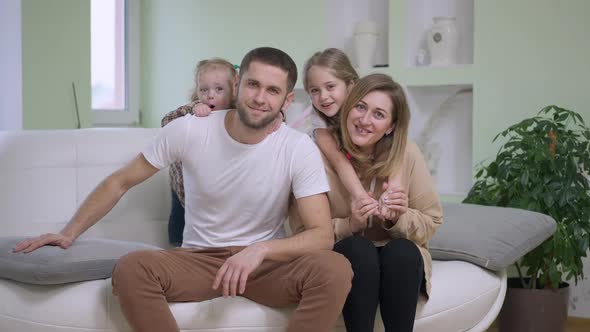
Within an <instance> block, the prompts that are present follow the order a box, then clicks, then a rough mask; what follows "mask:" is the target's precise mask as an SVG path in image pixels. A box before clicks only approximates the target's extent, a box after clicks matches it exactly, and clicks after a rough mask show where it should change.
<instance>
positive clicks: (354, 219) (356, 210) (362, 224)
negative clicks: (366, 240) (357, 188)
mask: <svg viewBox="0 0 590 332" xmlns="http://www.w3.org/2000/svg"><path fill="white" fill-rule="evenodd" d="M350 211H351V212H352V216H351V217H350V230H351V231H352V232H353V233H357V232H360V231H362V230H364V229H365V228H367V220H368V219H369V217H370V216H372V215H374V214H377V213H378V212H379V204H378V203H377V201H376V200H375V199H374V198H373V193H371V192H369V193H368V196H365V197H361V198H358V199H353V200H352V202H351V204H350Z"/></svg>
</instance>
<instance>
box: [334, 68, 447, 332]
mask: <svg viewBox="0 0 590 332" xmlns="http://www.w3.org/2000/svg"><path fill="white" fill-rule="evenodd" d="M340 121H341V122H340V130H338V131H332V134H334V136H335V138H336V140H337V142H338V143H339V145H340V148H341V149H342V152H344V153H345V154H346V155H347V156H348V158H349V159H350V162H351V164H352V166H353V168H354V169H355V171H356V173H357V175H358V177H359V179H360V181H361V183H362V185H363V186H364V188H365V190H366V191H367V192H369V194H370V196H372V197H383V205H384V207H385V209H383V208H382V207H380V206H379V204H378V203H376V202H375V200H374V199H367V198H360V199H353V200H352V202H351V198H350V196H349V194H348V191H347V190H346V188H345V187H344V185H343V184H342V181H341V180H340V179H339V177H338V175H337V174H336V172H335V171H334V169H333V167H332V165H329V163H328V165H327V166H326V168H327V171H328V175H329V180H330V187H331V191H330V193H329V196H330V204H331V208H332V214H333V218H335V219H334V220H333V222H334V232H335V237H336V240H337V243H336V244H335V246H334V250H335V251H337V252H339V253H341V254H343V255H344V256H346V257H347V258H348V259H349V261H350V262H351V264H352V268H353V271H354V278H353V281H352V289H351V291H350V293H349V295H348V298H347V301H346V304H345V306H344V309H343V315H344V321H345V323H346V328H347V331H348V332H354V331H373V325H374V320H375V314H376V311H377V306H378V305H380V310H381V316H382V319H383V323H384V325H385V330H386V331H397V332H400V331H408V332H409V331H412V329H413V325H414V320H415V315H416V305H417V301H418V298H419V296H420V294H422V295H423V296H425V297H426V298H427V297H428V294H429V292H430V276H431V266H432V258H431V256H430V254H429V252H428V241H429V240H430V238H431V237H432V236H433V234H434V232H435V231H436V229H437V228H438V226H440V225H441V223H442V221H443V218H442V208H441V205H440V201H439V197H438V194H437V193H436V191H435V188H434V184H433V181H432V179H431V177H430V174H429V172H428V168H427V167H426V163H425V162H424V158H423V156H422V154H421V152H420V150H419V149H418V147H417V145H416V144H415V143H413V142H411V141H409V140H408V138H407V137H408V126H409V121H410V112H409V107H408V103H407V100H406V97H405V94H404V91H403V89H402V88H401V86H400V85H399V84H397V83H396V82H394V81H393V80H392V79H391V77H389V76H388V75H383V74H372V75H368V76H366V77H364V78H362V79H360V80H359V81H358V82H357V83H356V84H355V86H354V87H353V88H352V90H351V92H350V94H349V95H348V97H347V99H346V101H345V102H344V104H343V106H342V113H341V117H340ZM393 177H398V178H399V179H400V183H399V184H396V185H392V186H390V185H388V183H387V179H388V178H393Z"/></svg>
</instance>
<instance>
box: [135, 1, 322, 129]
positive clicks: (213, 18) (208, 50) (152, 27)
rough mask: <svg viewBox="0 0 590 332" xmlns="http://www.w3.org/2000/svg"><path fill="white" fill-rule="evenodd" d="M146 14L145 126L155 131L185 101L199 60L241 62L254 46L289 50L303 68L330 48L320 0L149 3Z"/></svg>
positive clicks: (143, 20)
mask: <svg viewBox="0 0 590 332" xmlns="http://www.w3.org/2000/svg"><path fill="white" fill-rule="evenodd" d="M141 6H142V15H141V20H142V22H141V25H142V30H141V33H142V40H141V43H142V47H141V48H142V50H141V56H142V72H141V75H142V86H141V105H142V107H141V108H142V121H141V124H142V126H145V127H156V126H159V125H160V119H161V118H162V116H163V115H164V114H166V113H167V112H169V111H171V110H173V109H175V108H176V107H178V106H180V105H182V104H184V103H186V102H187V101H188V99H189V96H190V91H191V89H192V86H193V74H194V68H195V65H196V63H197V62H198V61H199V60H202V59H206V58H210V57H216V56H217V57H223V58H226V59H227V60H229V61H231V62H232V63H235V64H239V63H240V61H241V59H242V57H243V56H244V55H245V54H246V53H247V52H248V51H249V50H251V49H252V48H255V47H258V46H273V47H277V48H280V49H282V50H284V51H286V52H287V53H288V54H289V55H291V56H292V57H293V59H294V60H295V61H296V63H297V66H298V68H302V67H303V62H304V61H305V59H307V58H308V57H309V56H310V55H311V54H312V53H313V52H314V51H316V50H319V49H321V48H325V46H324V45H325V44H326V42H325V32H324V31H325V30H324V25H323V18H324V5H323V2H322V1H317V0H298V1H282V0H281V1H276V0H248V1H235V0H200V1H192V0H174V1H169V0H145V1H142V3H141Z"/></svg>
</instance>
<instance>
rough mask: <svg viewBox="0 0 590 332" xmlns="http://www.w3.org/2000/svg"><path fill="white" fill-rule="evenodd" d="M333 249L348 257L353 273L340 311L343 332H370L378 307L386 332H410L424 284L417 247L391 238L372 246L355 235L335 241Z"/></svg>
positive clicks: (364, 239) (409, 242) (363, 238)
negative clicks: (382, 244)
mask: <svg viewBox="0 0 590 332" xmlns="http://www.w3.org/2000/svg"><path fill="white" fill-rule="evenodd" d="M334 250H335V251H336V252H339V253H341V254H342V255H344V256H346V258H348V260H349V261H350V263H351V265H352V270H353V272H354V277H353V279H352V289H351V290H350V293H349V294H348V298H347V299H346V303H345V304H344V309H343V310H342V314H343V316H344V322H345V324H346V331H348V332H370V331H373V327H374V324H375V315H376V312H377V306H378V305H380V309H381V317H382V318H383V324H384V325H385V331H386V332H393V331H395V332H405V331H407V332H411V331H412V329H413V328H414V319H415V316H416V305H417V303H418V297H419V294H420V290H421V288H422V287H423V282H424V263H423V260H422V255H421V254H420V250H418V247H417V246H416V244H414V243H413V242H412V241H410V240H407V239H392V240H391V241H389V243H387V245H385V246H383V247H375V245H374V244H373V243H372V242H371V241H370V240H368V239H367V238H365V237H363V236H358V235H357V236H351V237H349V238H346V239H344V240H341V241H339V242H337V243H336V244H335V245H334Z"/></svg>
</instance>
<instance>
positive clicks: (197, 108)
mask: <svg viewBox="0 0 590 332" xmlns="http://www.w3.org/2000/svg"><path fill="white" fill-rule="evenodd" d="M211 106H212V105H207V104H203V103H195V104H194V105H193V114H194V115H196V116H198V117H204V116H208V115H209V114H211V110H212V109H213V107H211Z"/></svg>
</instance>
